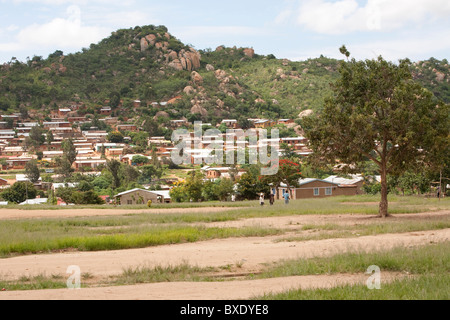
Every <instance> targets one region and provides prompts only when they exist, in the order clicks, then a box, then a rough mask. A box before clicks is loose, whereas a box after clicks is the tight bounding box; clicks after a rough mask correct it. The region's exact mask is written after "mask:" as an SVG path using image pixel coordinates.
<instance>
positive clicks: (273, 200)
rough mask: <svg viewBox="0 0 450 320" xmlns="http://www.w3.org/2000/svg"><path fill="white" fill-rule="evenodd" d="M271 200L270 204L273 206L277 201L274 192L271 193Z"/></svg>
mask: <svg viewBox="0 0 450 320" xmlns="http://www.w3.org/2000/svg"><path fill="white" fill-rule="evenodd" d="M269 202H270V205H271V206H273V203H274V202H275V195H274V194H273V193H270V197H269Z"/></svg>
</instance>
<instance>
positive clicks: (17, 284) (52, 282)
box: [0, 275, 67, 291]
mask: <svg viewBox="0 0 450 320" xmlns="http://www.w3.org/2000/svg"><path fill="white" fill-rule="evenodd" d="M63 288H67V284H66V280H65V279H63V278H62V277H60V276H50V277H49V276H46V275H38V276H35V277H32V278H29V277H21V278H20V279H19V280H17V281H2V280H0V289H5V290H7V291H19V290H46V289H63Z"/></svg>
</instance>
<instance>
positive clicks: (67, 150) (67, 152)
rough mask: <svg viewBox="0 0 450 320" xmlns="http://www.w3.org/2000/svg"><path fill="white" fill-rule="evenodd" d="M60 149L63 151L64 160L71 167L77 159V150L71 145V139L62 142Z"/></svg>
mask: <svg viewBox="0 0 450 320" xmlns="http://www.w3.org/2000/svg"><path fill="white" fill-rule="evenodd" d="M62 148H63V151H64V158H66V159H67V160H68V162H69V163H70V165H72V164H73V163H74V162H75V160H76V159H77V155H78V152H77V149H76V147H75V145H74V144H73V140H72V139H68V140H64V141H63V142H62Z"/></svg>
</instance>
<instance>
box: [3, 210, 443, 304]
mask: <svg viewBox="0 0 450 320" xmlns="http://www.w3.org/2000/svg"><path fill="white" fill-rule="evenodd" d="M204 209H205V210H207V209H206V208H204ZM178 210H179V209H178ZM185 210H186V209H183V211H184V212H186V211H185ZM196 210H197V211H198V209H196ZM68 213H69V211H68V212H66V214H68ZM73 214H80V213H75V212H73ZM434 218H439V219H442V218H444V219H450V211H441V212H437V213H423V214H411V215H398V216H394V217H393V218H391V219H392V220H395V221H403V220H405V221H406V220H411V219H420V220H423V219H434ZM379 221H380V219H376V218H374V217H368V216H361V215H345V216H330V215H327V216H295V217H278V218H258V219H248V220H242V221H232V222H225V223H217V224H215V225H216V226H234V227H239V226H243V225H260V226H270V227H277V228H278V227H282V228H290V229H295V228H300V227H301V226H302V225H305V224H311V223H316V224H325V223H337V224H350V225H351V224H366V223H372V222H379ZM283 237H286V235H284V236H275V237H273V236H272V237H264V238H230V239H220V240H211V241H204V242H197V243H185V244H177V245H166V246H159V247H152V248H144V249H131V250H121V251H108V252H73V253H61V254H45V255H32V256H22V257H15V258H9V259H3V260H0V278H2V279H17V278H19V277H21V276H25V275H26V276H33V275H40V274H45V275H64V277H65V278H67V277H68V275H67V274H66V270H67V267H68V266H70V265H77V266H79V267H80V269H81V272H82V273H89V274H90V275H92V276H93V277H99V278H104V277H108V276H112V275H118V274H120V273H122V271H123V269H124V268H127V267H134V268H135V267H139V266H149V267H151V266H167V265H179V264H183V263H188V264H190V265H192V266H200V267H221V266H227V265H228V266H239V267H238V270H239V272H240V273H243V274H245V273H250V272H258V271H259V270H260V269H261V266H262V264H265V263H271V262H277V261H280V260H284V259H294V258H310V257H314V256H331V255H334V254H337V253H342V252H348V251H360V250H363V251H374V250H379V249H383V250H386V249H389V248H392V247H394V246H404V247H412V246H418V245H423V244H429V243H438V242H444V241H448V240H449V239H450V229H444V230H436V231H423V232H413V233H402V234H383V235H376V236H363V237H354V238H345V239H344V238H343V239H326V240H313V241H302V242H287V241H281V242H280V241H275V240H280V239H282V238H283ZM367 277H368V276H366V275H339V276H333V277H330V276H308V277H289V278H277V279H267V280H254V281H226V282H217V283H216V282H212V283H211V282H208V283H163V284H148V285H139V286H127V287H109V288H92V289H82V290H75V291H73V290H68V289H65V290H44V291H21V292H0V300H2V299H57V300H58V299H80V300H83V299H109V300H114V299H123V300H134V299H146V300H147V299H148V300H158V299H164V300H169V299H173V300H179V299H181V300H196V299H198V300H206V299H208V300H211V299H212V300H215V299H248V298H250V297H252V296H255V295H261V294H263V293H264V292H271V291H282V290H285V289H288V288H291V287H299V286H302V287H305V288H306V287H329V286H331V285H335V284H336V283H356V282H358V283H361V281H365V280H367ZM336 281H338V282H336Z"/></svg>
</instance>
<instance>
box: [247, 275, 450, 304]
mask: <svg viewBox="0 0 450 320" xmlns="http://www.w3.org/2000/svg"><path fill="white" fill-rule="evenodd" d="M449 287H450V275H449V274H443V275H440V276H436V275H421V276H419V277H415V278H412V279H404V280H395V281H394V282H392V283H387V284H382V286H381V289H380V290H369V289H368V288H367V286H365V285H353V286H352V285H346V286H338V287H334V288H332V289H316V290H301V289H299V290H290V291H287V292H283V293H279V294H266V295H264V296H260V297H256V298H255V299H256V300H449V299H450V291H449V290H448V288H449Z"/></svg>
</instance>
